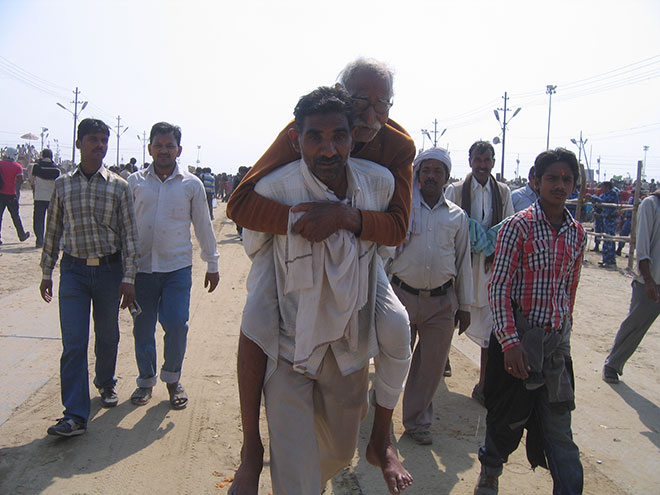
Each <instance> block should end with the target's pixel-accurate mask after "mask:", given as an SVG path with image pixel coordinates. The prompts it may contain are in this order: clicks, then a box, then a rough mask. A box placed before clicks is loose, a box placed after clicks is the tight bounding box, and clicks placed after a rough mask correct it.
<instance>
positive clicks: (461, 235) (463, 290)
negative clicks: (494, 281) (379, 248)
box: [388, 195, 474, 311]
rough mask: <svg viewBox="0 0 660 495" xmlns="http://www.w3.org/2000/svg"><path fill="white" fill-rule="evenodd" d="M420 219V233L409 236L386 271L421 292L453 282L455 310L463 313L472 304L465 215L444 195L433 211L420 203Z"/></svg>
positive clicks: (467, 231) (470, 268) (468, 244)
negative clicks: (456, 303) (456, 305)
mask: <svg viewBox="0 0 660 495" xmlns="http://www.w3.org/2000/svg"><path fill="white" fill-rule="evenodd" d="M420 216H421V218H420V219H419V221H420V229H419V230H420V233H419V234H414V233H412V234H411V236H410V240H409V241H408V242H407V243H406V244H405V247H404V248H403V250H402V252H401V254H399V255H398V256H397V257H396V258H395V259H394V260H393V261H392V262H391V264H390V265H389V267H388V272H389V273H391V274H394V275H396V276H397V277H399V278H400V279H401V280H403V281H404V282H405V283H406V284H408V285H410V286H411V287H414V288H416V289H424V290H430V289H435V288H436V287H440V286H442V285H444V284H445V283H446V282H448V281H449V280H453V281H454V287H455V290H456V296H457V297H458V304H459V309H461V310H463V311H467V310H468V309H469V308H468V306H470V305H471V304H472V303H473V302H474V291H473V284H472V265H471V262H470V235H469V230H468V222H467V216H466V215H465V213H464V212H463V210H462V209H461V208H459V207H458V206H456V205H455V204H454V203H452V202H451V201H447V200H446V199H445V197H444V195H443V196H442V197H441V198H440V200H439V201H438V202H437V203H436V205H435V206H434V207H433V208H431V207H429V206H428V205H427V204H426V203H425V202H424V200H422V201H421V208H420Z"/></svg>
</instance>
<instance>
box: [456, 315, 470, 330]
mask: <svg viewBox="0 0 660 495" xmlns="http://www.w3.org/2000/svg"><path fill="white" fill-rule="evenodd" d="M456 325H458V335H461V334H462V333H463V332H465V331H466V330H467V329H468V327H469V326H470V312H469V311H461V310H460V309H459V310H458V311H456V316H455V317H454V326H456Z"/></svg>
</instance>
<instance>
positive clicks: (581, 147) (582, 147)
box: [571, 131, 600, 186]
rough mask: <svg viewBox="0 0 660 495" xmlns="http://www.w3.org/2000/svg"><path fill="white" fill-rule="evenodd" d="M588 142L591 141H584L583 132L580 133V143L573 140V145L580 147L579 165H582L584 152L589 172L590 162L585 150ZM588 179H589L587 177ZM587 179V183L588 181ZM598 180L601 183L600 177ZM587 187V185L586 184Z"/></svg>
mask: <svg viewBox="0 0 660 495" xmlns="http://www.w3.org/2000/svg"><path fill="white" fill-rule="evenodd" d="M587 141H589V139H584V140H583V139H582V131H580V140H579V141H578V140H577V139H571V143H573V144H574V145H575V146H577V147H578V163H582V151H584V161H585V162H586V164H587V171H589V161H588V160H587V150H586V149H585V147H584V145H585V144H587ZM587 179H588V177H587ZM587 179H585V181H586V180H587ZM598 180H599V181H600V177H598ZM585 186H586V184H585Z"/></svg>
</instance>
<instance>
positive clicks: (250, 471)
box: [228, 443, 264, 495]
mask: <svg viewBox="0 0 660 495" xmlns="http://www.w3.org/2000/svg"><path fill="white" fill-rule="evenodd" d="M263 467H264V447H263V445H262V444H261V443H260V444H259V445H258V446H257V445H255V446H254V447H252V448H247V447H246V446H245V445H243V447H241V465H240V466H238V469H237V470H236V472H235V473H234V481H232V483H231V486H230V487H229V492H228V493H229V495H258V491H259V476H260V475H261V470H262V469H263Z"/></svg>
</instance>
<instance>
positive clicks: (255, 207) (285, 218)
mask: <svg viewBox="0 0 660 495" xmlns="http://www.w3.org/2000/svg"><path fill="white" fill-rule="evenodd" d="M292 125H293V122H290V123H289V124H287V126H286V127H285V128H284V129H282V132H280V133H279V134H278V136H277V137H276V138H275V141H273V144H271V145H270V147H269V148H268V149H267V150H266V152H265V153H264V154H263V155H262V157H261V158H259V161H257V163H255V164H254V166H253V167H252V168H251V169H250V171H249V172H248V173H247V175H246V176H245V177H244V178H243V180H242V181H241V182H240V184H239V185H238V186H237V187H236V189H234V191H233V192H232V194H231V196H230V197H229V201H228V202H227V216H228V217H229V218H231V219H232V220H233V221H234V222H236V223H237V224H238V225H240V226H241V227H245V228H247V229H250V230H254V231H257V232H267V233H269V234H278V235H285V234H286V232H287V226H288V224H289V208H290V207H289V206H288V205H284V204H282V203H278V202H277V201H273V200H271V199H268V198H264V197H263V196H260V195H259V194H257V193H256V192H254V186H255V185H256V184H257V182H259V179H261V178H262V177H265V176H266V175H268V174H269V173H271V172H272V171H273V170H275V169H276V168H278V167H281V166H282V165H286V164H287V163H290V162H292V161H294V160H298V159H299V158H300V154H299V153H298V152H296V150H294V149H293V146H292V145H291V141H290V140H289V136H288V135H287V131H288V130H289V128H290V127H291V126H292Z"/></svg>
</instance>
